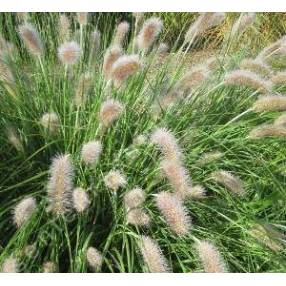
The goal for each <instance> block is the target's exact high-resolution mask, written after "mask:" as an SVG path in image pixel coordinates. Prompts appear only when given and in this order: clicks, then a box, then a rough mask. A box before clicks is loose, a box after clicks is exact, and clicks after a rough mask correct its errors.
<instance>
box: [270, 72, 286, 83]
mask: <svg viewBox="0 0 286 286" xmlns="http://www.w3.org/2000/svg"><path fill="white" fill-rule="evenodd" d="M271 82H272V83H273V84H281V85H285V84H286V72H278V73H276V74H275V75H273V76H272V77H271Z"/></svg>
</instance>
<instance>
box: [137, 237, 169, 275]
mask: <svg viewBox="0 0 286 286" xmlns="http://www.w3.org/2000/svg"><path fill="white" fill-rule="evenodd" d="M140 244H141V245H140V250H141V253H142V256H143V259H144V262H145V264H146V266H147V267H148V269H149V271H150V272H152V273H164V272H170V270H169V266H168V263H167V260H166V258H165V257H164V255H163V253H162V250H161V249H160V247H159V245H158V244H157V242H156V241H155V240H153V239H152V238H150V237H149V236H142V237H141V241H140Z"/></svg>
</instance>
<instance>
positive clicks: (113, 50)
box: [102, 46, 123, 80]
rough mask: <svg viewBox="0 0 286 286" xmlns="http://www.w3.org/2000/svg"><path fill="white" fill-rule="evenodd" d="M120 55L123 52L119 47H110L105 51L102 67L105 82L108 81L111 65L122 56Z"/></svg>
mask: <svg viewBox="0 0 286 286" xmlns="http://www.w3.org/2000/svg"><path fill="white" fill-rule="evenodd" d="M122 54H123V52H122V49H121V47H120V46H112V47H110V48H108V49H107V51H106V53H105V55H104V58H103V66H102V73H103V75H104V78H105V79H106V80H108V79H110V76H111V69H112V65H113V64H114V63H115V62H116V61H117V60H118V59H119V57H121V56H122Z"/></svg>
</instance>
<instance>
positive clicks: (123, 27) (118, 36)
mask: <svg viewBox="0 0 286 286" xmlns="http://www.w3.org/2000/svg"><path fill="white" fill-rule="evenodd" d="M129 29H130V25H129V23H128V22H126V21H124V22H121V23H120V24H119V25H118V26H117V29H116V33H115V36H114V40H113V43H114V44H115V45H119V46H122V45H123V42H124V39H125V37H126V36H127V34H128V32H129Z"/></svg>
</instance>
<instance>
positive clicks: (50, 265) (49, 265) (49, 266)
mask: <svg viewBox="0 0 286 286" xmlns="http://www.w3.org/2000/svg"><path fill="white" fill-rule="evenodd" d="M56 269H57V268H56V264H55V263H54V262H52V261H47V262H45V263H44V264H43V273H54V272H56Z"/></svg>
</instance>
